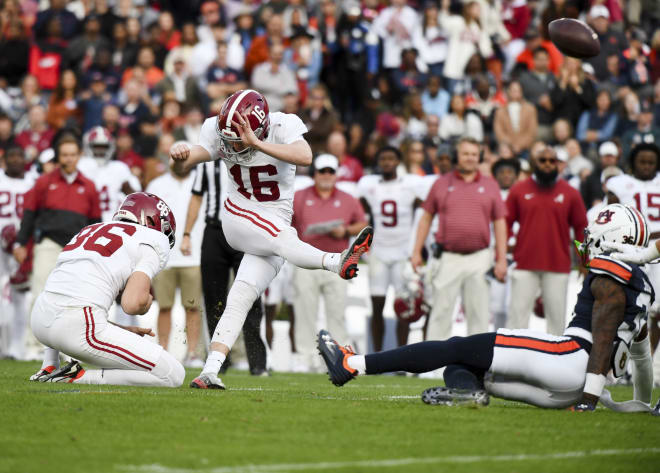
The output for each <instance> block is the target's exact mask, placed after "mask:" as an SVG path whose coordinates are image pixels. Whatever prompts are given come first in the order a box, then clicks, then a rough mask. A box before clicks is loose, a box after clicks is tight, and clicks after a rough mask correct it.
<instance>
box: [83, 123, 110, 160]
mask: <svg viewBox="0 0 660 473" xmlns="http://www.w3.org/2000/svg"><path fill="white" fill-rule="evenodd" d="M115 148H116V146H115V139H114V137H113V136H112V134H110V131H108V129H107V128H103V127H102V126H95V127H93V128H92V129H91V130H89V131H88V132H87V133H85V135H84V136H83V155H84V156H88V157H90V158H94V159H97V160H99V161H102V162H107V161H110V159H112V156H113V154H115Z"/></svg>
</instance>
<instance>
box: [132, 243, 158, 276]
mask: <svg viewBox="0 0 660 473" xmlns="http://www.w3.org/2000/svg"><path fill="white" fill-rule="evenodd" d="M160 264H161V262H160V258H159V257H158V253H157V252H156V250H154V248H153V247H152V246H150V245H146V244H144V243H142V244H140V259H139V260H138V262H137V264H136V265H135V269H134V270H133V272H134V273H135V272H137V271H141V272H143V273H144V274H146V275H147V276H149V279H153V278H154V276H155V275H156V274H158V272H159V271H160Z"/></svg>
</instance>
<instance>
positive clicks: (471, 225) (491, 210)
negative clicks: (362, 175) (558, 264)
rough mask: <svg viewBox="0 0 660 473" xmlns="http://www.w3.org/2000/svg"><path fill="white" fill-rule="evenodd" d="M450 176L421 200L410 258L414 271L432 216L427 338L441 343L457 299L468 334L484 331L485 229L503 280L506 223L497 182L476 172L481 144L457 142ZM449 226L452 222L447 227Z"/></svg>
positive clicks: (488, 260) (488, 261)
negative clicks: (433, 243)
mask: <svg viewBox="0 0 660 473" xmlns="http://www.w3.org/2000/svg"><path fill="white" fill-rule="evenodd" d="M456 154H457V156H456V157H457V164H456V169H455V171H454V172H450V173H447V174H445V175H444V176H441V177H439V178H438V179H437V180H436V181H435V183H434V184H433V187H431V190H430V191H429V194H428V197H427V198H426V201H425V202H424V204H423V205H422V208H423V209H424V212H423V214H422V217H421V218H420V220H419V223H418V226H417V236H416V240H415V246H414V250H413V254H412V257H411V262H412V265H413V267H414V268H415V269H417V268H418V267H419V266H420V265H421V263H422V248H423V246H424V242H425V241H426V238H427V236H428V233H429V230H430V229H431V222H432V220H433V217H434V216H435V215H436V214H437V215H438V219H439V225H438V232H437V234H436V235H435V241H436V246H435V250H434V255H433V260H432V262H431V263H430V266H431V269H430V271H431V274H432V285H433V303H432V304H431V306H432V310H431V314H430V315H429V320H428V331H427V334H426V337H427V338H428V339H429V340H445V339H447V338H449V336H451V332H452V325H453V317H452V316H453V312H454V306H455V305H456V299H457V298H458V296H459V294H461V295H462V300H463V305H464V308H465V317H466V319H467V325H468V333H470V334H471V333H480V332H483V331H484V330H487V329H488V322H489V318H490V313H489V311H488V282H487V281H486V272H487V271H488V270H489V269H490V268H491V267H493V254H492V252H491V250H490V249H489V243H490V238H491V236H490V235H491V232H490V225H491V222H492V223H493V225H494V232H495V248H496V251H495V253H496V255H495V260H496V263H495V269H494V273H495V275H496V277H497V279H499V280H500V281H503V280H504V278H505V277H506V266H507V263H506V223H505V220H504V213H505V210H504V203H503V202H502V198H501V197H500V190H499V187H498V185H497V182H495V180H494V179H493V178H491V177H487V176H483V175H481V173H480V172H479V171H478V166H479V155H480V154H481V150H480V144H479V142H478V141H476V140H475V139H473V138H461V139H460V140H459V141H458V143H457V144H456ZM449 222H451V223H449Z"/></svg>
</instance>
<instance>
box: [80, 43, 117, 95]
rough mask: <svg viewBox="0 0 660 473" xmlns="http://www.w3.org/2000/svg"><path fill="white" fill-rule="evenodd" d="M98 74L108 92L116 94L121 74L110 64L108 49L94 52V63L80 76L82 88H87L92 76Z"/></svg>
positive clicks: (110, 54) (110, 53) (109, 51)
mask: <svg viewBox="0 0 660 473" xmlns="http://www.w3.org/2000/svg"><path fill="white" fill-rule="evenodd" d="M98 74H100V75H101V77H102V78H103V82H104V83H105V86H106V89H107V90H108V92H110V93H112V94H114V93H116V92H117V89H118V88H119V82H120V81H121V74H120V72H119V71H118V70H117V69H116V68H115V67H114V66H113V64H112V50H111V49H110V48H100V49H98V50H97V51H96V54H95V55H94V61H93V62H92V64H91V65H90V66H89V68H88V69H87V72H86V73H85V74H84V75H83V76H82V78H83V79H82V83H83V86H84V87H89V84H90V82H91V80H92V76H94V75H98Z"/></svg>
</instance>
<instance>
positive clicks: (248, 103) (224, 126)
mask: <svg viewBox="0 0 660 473" xmlns="http://www.w3.org/2000/svg"><path fill="white" fill-rule="evenodd" d="M237 114H240V115H244V116H245V118H246V119H247V122H248V124H249V126H250V128H251V129H252V131H253V133H254V134H255V136H256V137H257V138H258V139H259V140H263V139H266V138H267V137H268V132H269V129H270V117H269V111H268V102H266V98H265V97H264V96H263V95H262V94H260V93H259V92H257V91H256V90H251V89H246V90H239V91H238V92H234V93H233V94H232V95H231V96H229V98H227V100H225V102H224V103H223V104H222V108H221V110H220V113H219V114H218V117H217V119H216V131H217V132H218V137H219V140H220V142H219V148H220V151H221V152H222V154H223V159H226V160H227V161H230V162H233V163H238V164H240V163H246V162H249V161H250V160H251V159H252V158H253V156H254V154H255V153H256V151H257V150H256V149H254V148H252V147H251V146H245V145H244V144H243V140H242V139H241V134H240V131H239V129H238V117H237ZM236 144H241V145H243V149H240V150H236V148H235V145H236Z"/></svg>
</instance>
